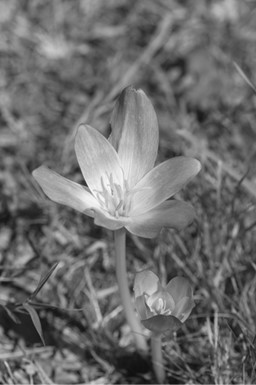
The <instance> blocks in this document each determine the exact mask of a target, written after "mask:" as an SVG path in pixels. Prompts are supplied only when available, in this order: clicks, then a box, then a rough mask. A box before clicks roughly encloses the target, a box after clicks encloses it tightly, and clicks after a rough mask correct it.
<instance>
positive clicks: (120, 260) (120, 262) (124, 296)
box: [114, 228, 148, 352]
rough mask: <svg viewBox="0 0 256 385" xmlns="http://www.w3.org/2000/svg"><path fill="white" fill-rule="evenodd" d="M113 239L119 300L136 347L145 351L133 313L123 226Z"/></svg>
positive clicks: (140, 331) (139, 326)
mask: <svg viewBox="0 0 256 385" xmlns="http://www.w3.org/2000/svg"><path fill="white" fill-rule="evenodd" d="M114 239H115V257H116V277H117V283H118V287H119V293H120V297H121V302H122V305H123V308H124V312H125V316H126V320H127V322H128V324H129V326H130V328H131V331H132V333H133V335H134V339H135V343H136V346H137V349H138V350H139V351H141V352H147V350H148V348H147V344H146V340H145V338H144V336H143V333H142V328H141V325H140V322H139V320H138V318H137V316H136V314H135V311H134V307H133V304H132V301H131V296H130V291H129V284H128V278H127V270H126V255H125V244H126V231H125V229H124V228H122V229H119V230H116V231H114Z"/></svg>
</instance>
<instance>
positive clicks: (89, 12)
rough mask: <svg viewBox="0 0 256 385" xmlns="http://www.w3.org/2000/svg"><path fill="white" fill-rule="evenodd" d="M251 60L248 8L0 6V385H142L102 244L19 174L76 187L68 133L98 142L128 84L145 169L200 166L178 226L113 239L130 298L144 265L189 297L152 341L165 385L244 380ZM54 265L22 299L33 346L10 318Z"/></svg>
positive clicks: (82, 219)
mask: <svg viewBox="0 0 256 385" xmlns="http://www.w3.org/2000/svg"><path fill="white" fill-rule="evenodd" d="M255 48H256V2H255V1H254V0H244V1H239V0H212V1H210V0H205V1H204V0H198V1H192V0H190V1H189V0H183V1H172V0H137V1H135V0H116V1H115V0H108V1H106V0H76V1H68V0H55V1H50V0H33V1H29V0H6V1H5V0H1V1H0V164H1V167H0V194H1V201H0V287H1V290H0V383H1V384H4V383H9V384H19V383H28V382H29V383H30V384H41V383H48V384H51V383H61V384H63V383H66V384H76V383H93V384H95V383H98V384H102V383H106V384H109V383H154V377H153V374H152V371H151V367H150V362H149V360H146V361H143V360H142V358H140V357H138V356H137V355H136V353H135V352H134V347H133V342H132V338H131V336H130V332H129V329H128V328H127V326H126V324H125V319H124V316H123V313H122V308H121V306H120V299H119V296H118V290H117V285H116V279H115V266H114V259H113V239H112V234H111V232H109V231H107V230H105V229H102V228H99V227H97V226H94V224H93V221H92V220H91V219H90V218H88V217H86V216H83V215H81V214H79V213H77V212H74V211H73V210H71V209H69V208H66V207H64V206H63V207H62V206H59V205H56V204H54V203H52V202H50V201H49V200H48V199H47V198H46V197H45V196H44V194H43V193H42V191H41V190H40V188H39V186H38V185H37V184H36V182H35V181H34V180H33V178H32V176H31V172H32V171H33V170H34V169H35V168H37V167H38V166H40V165H41V164H45V165H47V166H49V167H50V168H52V169H54V170H55V171H57V172H59V173H61V174H62V175H64V176H66V177H67V178H69V179H72V180H74V181H76V182H78V183H84V182H83V179H82V175H81V172H80V170H79V167H78V164H77V161H76V157H75V152H74V146H73V140H74V135H75V132H76V129H77V126H78V125H79V123H81V122H84V123H85V122H86V123H89V124H91V125H92V126H94V127H95V128H97V129H99V130H100V131H101V132H102V133H103V134H106V135H107V134H108V132H109V119H110V114H111V110H112V108H113V105H114V101H115V99H116V98H117V96H118V95H119V93H120V92H121V91H122V89H123V88H124V87H126V86H128V85H130V84H132V85H134V86H135V87H136V88H142V89H143V90H144V91H145V93H146V94H147V95H148V97H149V98H150V99H151V101H152V103H153V105H154V107H155V109H156V113H157V116H158V120H159V128H160V147H159V156H158V162H160V161H163V160H165V159H167V158H170V157H173V156H178V155H188V156H193V157H196V158H197V159H199V160H201V162H202V166H203V167H202V171H201V173H200V175H199V176H197V177H196V178H195V179H194V180H193V181H192V182H191V183H190V184H189V185H188V186H187V187H186V188H184V189H183V190H182V192H181V193H180V194H179V195H178V197H181V198H182V199H184V200H186V201H188V202H191V203H192V204H193V205H194V207H195V209H196V212H197V220H196V221H195V222H194V223H193V224H192V225H191V226H189V227H188V228H187V229H185V230H184V231H182V232H180V233H177V232H175V231H173V230H164V231H162V233H161V234H160V235H159V237H158V238H157V239H154V240H144V239H138V238H136V237H134V236H131V235H129V236H128V245H127V254H128V269H129V280H130V283H131V288H132V285H133V279H134V273H135V271H138V270H142V269H145V268H150V269H152V270H154V271H155V272H156V273H158V274H161V276H162V278H163V280H169V279H171V278H172V277H173V276H175V275H183V276H186V277H187V278H189V279H190V281H191V283H193V285H194V287H195V294H196V300H197V307H196V308H195V309H194V310H193V314H192V317H191V319H190V320H188V321H187V323H186V325H184V327H183V328H182V329H181V330H180V331H179V332H178V333H177V334H176V335H175V336H174V337H173V338H171V339H166V340H165V342H164V359H165V365H166V370H167V375H168V381H169V383H189V384H192V383H226V384H229V383H239V384H240V383H246V384H248V383H254V381H256V377H255V357H256V351H255V320H256V308H255V284H256V278H255V270H256V242H255V239H256V237H255V235H256V234H255V225H256V208H255V198H256V144H255V143H256V122H255V106H256V90H255V88H254V84H256V49H255ZM57 262H58V267H57V268H56V270H55V272H54V273H53V275H52V276H51V277H50V278H49V280H48V281H47V283H46V284H45V285H44V287H43V288H42V290H41V291H40V292H39V294H38V295H37V297H36V300H37V302H40V303H41V306H39V305H38V306H37V312H38V314H39V317H40V320H41V325H42V329H43V334H44V339H45V343H46V345H45V346H43V344H42V342H41V341H40V338H39V335H38V333H37V331H36V329H35V327H34V326H33V322H32V320H31V317H30V315H28V314H24V313H23V314H21V313H15V311H13V310H14V309H15V306H16V305H17V304H18V303H23V302H24V301H26V299H27V298H29V296H31V294H32V293H33V291H34V290H35V289H36V287H37V284H38V282H39V281H40V277H41V276H42V275H44V274H46V273H47V272H48V271H49V270H50V268H51V267H52V266H53V265H54V263H57ZM47 305H51V306H47ZM81 308H82V310H77V311H75V310H72V309H81ZM65 309H66V310H65ZM16 317H17V318H18V319H17V318H16ZM17 321H19V322H20V323H17ZM145 333H146V332H145Z"/></svg>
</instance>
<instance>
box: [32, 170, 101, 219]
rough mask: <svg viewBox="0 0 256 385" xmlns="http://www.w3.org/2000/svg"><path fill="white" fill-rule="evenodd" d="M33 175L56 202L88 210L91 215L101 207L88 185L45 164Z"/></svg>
mask: <svg viewBox="0 0 256 385" xmlns="http://www.w3.org/2000/svg"><path fill="white" fill-rule="evenodd" d="M32 175H33V177H34V178H35V179H36V181H37V182H38V183H39V185H40V186H41V188H42V189H43V191H44V192H45V194H46V195H47V196H48V197H49V198H50V199H51V200H53V201H54V202H57V203H61V204H63V205H66V206H69V207H72V208H73V209H75V210H77V211H80V212H85V211H86V214H88V215H90V216H93V210H95V209H98V208H99V203H98V202H97V200H96V199H95V198H94V196H93V195H92V194H91V193H90V192H89V191H88V190H87V189H86V187H83V186H81V185H80V184H78V183H75V182H72V181H71V180H69V179H66V178H64V177H63V176H61V175H59V174H58V173H56V172H54V171H52V170H50V169H49V168H47V167H45V166H41V167H39V168H37V169H36V170H34V171H33V173H32Z"/></svg>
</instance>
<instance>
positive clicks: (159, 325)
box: [141, 314, 182, 333]
mask: <svg viewBox="0 0 256 385" xmlns="http://www.w3.org/2000/svg"><path fill="white" fill-rule="evenodd" d="M141 323H142V325H143V326H145V328H147V329H149V330H151V331H152V332H155V333H165V332H166V331H169V330H170V331H172V332H175V331H176V330H178V329H179V328H180V327H181V326H182V323H181V322H180V320H179V319H178V318H176V317H174V316H172V315H161V314H159V315H156V316H154V317H151V318H148V319H145V320H142V321H141Z"/></svg>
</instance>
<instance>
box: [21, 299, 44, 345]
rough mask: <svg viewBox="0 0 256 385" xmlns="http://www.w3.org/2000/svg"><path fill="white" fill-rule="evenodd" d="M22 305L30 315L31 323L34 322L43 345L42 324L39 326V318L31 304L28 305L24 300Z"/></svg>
mask: <svg viewBox="0 0 256 385" xmlns="http://www.w3.org/2000/svg"><path fill="white" fill-rule="evenodd" d="M22 306H23V308H24V309H25V310H27V312H28V313H29V315H30V317H31V320H32V322H33V324H34V326H35V328H36V331H37V333H38V334H39V337H40V338H41V341H42V342H43V344H44V345H45V341H44V336H43V330H42V326H41V321H40V318H39V316H38V314H37V312H36V310H35V309H34V308H33V307H32V306H31V305H29V304H28V303H26V302H25V303H23V304H22Z"/></svg>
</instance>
